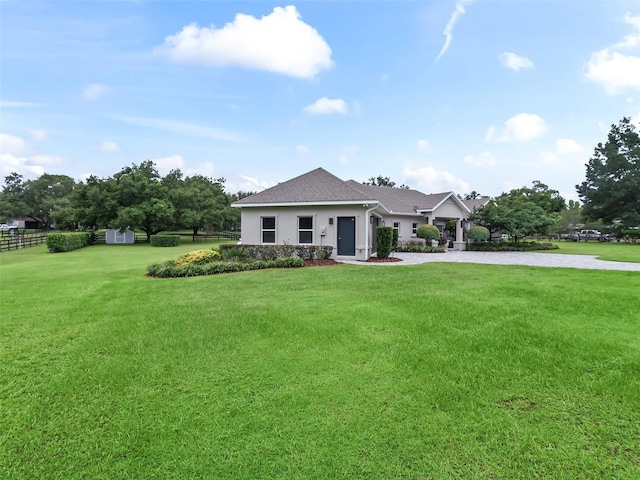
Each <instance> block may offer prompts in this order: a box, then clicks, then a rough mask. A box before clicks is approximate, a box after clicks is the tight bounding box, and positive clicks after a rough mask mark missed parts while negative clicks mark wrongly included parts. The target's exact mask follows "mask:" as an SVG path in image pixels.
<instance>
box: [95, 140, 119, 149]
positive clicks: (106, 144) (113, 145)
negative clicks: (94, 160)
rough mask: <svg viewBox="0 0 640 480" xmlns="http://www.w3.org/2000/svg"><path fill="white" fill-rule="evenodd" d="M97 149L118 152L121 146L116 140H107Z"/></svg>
mask: <svg viewBox="0 0 640 480" xmlns="http://www.w3.org/2000/svg"><path fill="white" fill-rule="evenodd" d="M97 149H98V150H100V151H101V152H117V151H118V150H120V147H119V146H118V144H117V143H116V142H112V141H110V140H105V141H104V142H102V143H101V144H100V145H98V146H97Z"/></svg>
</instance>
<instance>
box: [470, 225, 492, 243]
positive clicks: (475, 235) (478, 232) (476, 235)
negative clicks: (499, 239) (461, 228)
mask: <svg viewBox="0 0 640 480" xmlns="http://www.w3.org/2000/svg"><path fill="white" fill-rule="evenodd" d="M490 236H491V232H489V229H488V228H487V227H482V226H480V225H474V226H473V227H471V228H470V229H469V231H468V232H467V238H470V239H471V240H480V241H482V240H489V237H490Z"/></svg>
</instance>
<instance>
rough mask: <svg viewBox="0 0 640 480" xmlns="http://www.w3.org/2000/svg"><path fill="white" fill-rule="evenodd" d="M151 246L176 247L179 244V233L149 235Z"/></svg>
mask: <svg viewBox="0 0 640 480" xmlns="http://www.w3.org/2000/svg"><path fill="white" fill-rule="evenodd" d="M151 245H152V246H153V247H177V246H178V245H180V235H151Z"/></svg>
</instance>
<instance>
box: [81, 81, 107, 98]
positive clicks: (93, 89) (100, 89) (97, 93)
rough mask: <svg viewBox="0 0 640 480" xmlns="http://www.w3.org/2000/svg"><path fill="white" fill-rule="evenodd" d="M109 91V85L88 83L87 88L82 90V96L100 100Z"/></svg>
mask: <svg viewBox="0 0 640 480" xmlns="http://www.w3.org/2000/svg"><path fill="white" fill-rule="evenodd" d="M106 92H107V86H106V85H102V84H99V83H94V84H91V85H87V86H86V87H85V89H84V90H83V91H82V96H83V97H84V98H85V99H86V100H91V101H93V100H98V99H99V98H100V97H102V95H104V94H105V93H106Z"/></svg>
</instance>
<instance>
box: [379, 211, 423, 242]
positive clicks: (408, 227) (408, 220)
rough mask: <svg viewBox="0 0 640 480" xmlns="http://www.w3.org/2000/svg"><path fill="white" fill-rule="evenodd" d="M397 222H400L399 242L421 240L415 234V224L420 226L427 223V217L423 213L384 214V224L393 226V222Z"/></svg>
mask: <svg viewBox="0 0 640 480" xmlns="http://www.w3.org/2000/svg"><path fill="white" fill-rule="evenodd" d="M396 222H400V232H399V233H398V242H399V243H406V242H410V241H415V240H419V238H418V237H417V236H416V235H414V234H413V224H414V223H417V224H418V226H420V225H423V224H424V223H426V220H425V217H424V216H423V215H420V216H415V217H414V216H407V215H403V216H399V215H397V216H393V215H385V216H384V226H385V227H393V224H394V223H396Z"/></svg>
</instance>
